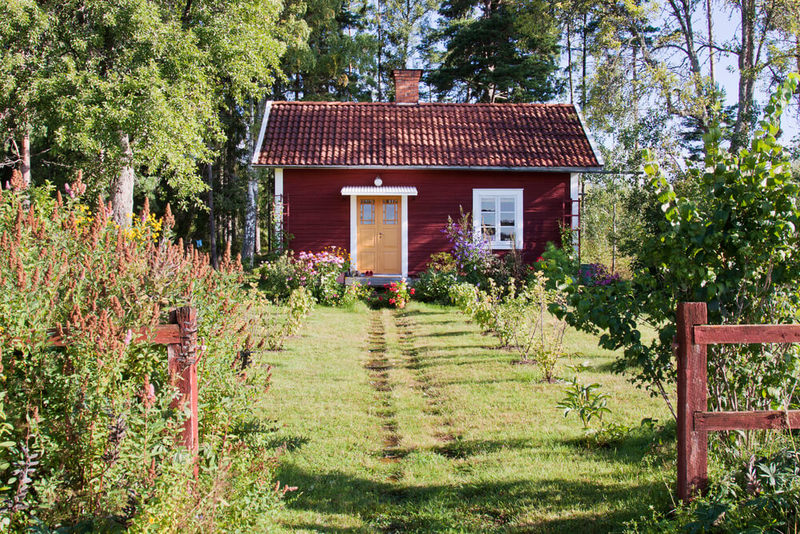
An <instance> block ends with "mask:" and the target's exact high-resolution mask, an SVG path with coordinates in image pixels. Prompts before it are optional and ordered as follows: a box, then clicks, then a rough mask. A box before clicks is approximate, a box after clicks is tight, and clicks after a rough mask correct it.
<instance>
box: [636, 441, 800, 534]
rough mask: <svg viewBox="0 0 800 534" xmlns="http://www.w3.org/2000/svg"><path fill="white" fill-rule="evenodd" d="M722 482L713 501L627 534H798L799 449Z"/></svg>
mask: <svg viewBox="0 0 800 534" xmlns="http://www.w3.org/2000/svg"><path fill="white" fill-rule="evenodd" d="M718 476H719V477H720V478H719V479H718V480H717V481H716V482H715V483H714V484H713V486H712V487H711V489H710V491H709V493H708V495H706V496H704V497H701V498H698V499H697V500H695V501H694V502H692V503H691V504H690V505H688V506H683V507H681V508H679V509H678V510H676V512H675V513H674V514H672V515H671V516H668V517H667V516H664V515H662V514H654V516H653V517H651V518H643V519H641V520H638V521H633V522H631V523H629V524H628V525H627V530H626V531H625V532H630V533H633V532H636V533H669V532H719V533H726V532H731V533H733V532H737V533H738V532H776V533H777V532H795V531H796V530H797V528H798V527H800V459H798V453H797V451H796V450H795V449H794V447H793V446H792V447H786V448H782V449H781V450H779V451H777V452H775V453H772V454H769V455H767V456H763V457H760V458H757V457H756V456H751V457H750V459H749V460H748V461H746V462H744V464H743V465H740V466H738V467H736V468H734V469H730V470H727V471H726V472H723V473H719V474H718Z"/></svg>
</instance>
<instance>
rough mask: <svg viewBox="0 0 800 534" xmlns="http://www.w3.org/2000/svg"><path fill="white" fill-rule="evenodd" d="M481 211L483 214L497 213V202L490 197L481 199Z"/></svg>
mask: <svg viewBox="0 0 800 534" xmlns="http://www.w3.org/2000/svg"><path fill="white" fill-rule="evenodd" d="M481 211H483V212H487V211H491V212H493V211H495V202H494V198H493V197H488V198H486V197H484V198H482V199H481Z"/></svg>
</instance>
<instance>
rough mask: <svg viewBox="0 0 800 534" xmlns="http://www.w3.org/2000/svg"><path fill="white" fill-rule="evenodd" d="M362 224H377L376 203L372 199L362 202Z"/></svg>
mask: <svg viewBox="0 0 800 534" xmlns="http://www.w3.org/2000/svg"><path fill="white" fill-rule="evenodd" d="M360 219H361V224H374V223H375V201H374V200H372V199H369V200H367V199H363V200H361V215H360Z"/></svg>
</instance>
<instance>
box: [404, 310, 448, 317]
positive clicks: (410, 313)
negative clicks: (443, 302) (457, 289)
mask: <svg viewBox="0 0 800 534" xmlns="http://www.w3.org/2000/svg"><path fill="white" fill-rule="evenodd" d="M449 313H450V312H449V311H446V310H442V311H423V310H406V311H404V312H402V313H400V314H399V315H400V317H415V316H417V317H418V316H427V315H447V314H449Z"/></svg>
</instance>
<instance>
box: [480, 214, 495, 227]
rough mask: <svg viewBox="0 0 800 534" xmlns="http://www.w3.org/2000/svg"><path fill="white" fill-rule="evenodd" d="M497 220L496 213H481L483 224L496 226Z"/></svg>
mask: <svg viewBox="0 0 800 534" xmlns="http://www.w3.org/2000/svg"><path fill="white" fill-rule="evenodd" d="M496 220H497V218H496V216H495V214H494V213H481V226H494V225H495V224H496V223H495V221H496Z"/></svg>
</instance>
